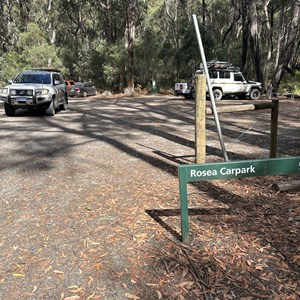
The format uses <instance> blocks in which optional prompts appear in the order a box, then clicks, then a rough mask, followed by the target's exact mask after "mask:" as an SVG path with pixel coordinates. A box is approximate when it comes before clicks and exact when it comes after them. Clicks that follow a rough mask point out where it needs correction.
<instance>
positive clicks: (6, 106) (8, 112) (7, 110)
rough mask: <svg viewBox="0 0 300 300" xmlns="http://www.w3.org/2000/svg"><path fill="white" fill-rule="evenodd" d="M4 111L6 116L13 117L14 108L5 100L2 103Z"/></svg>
mask: <svg viewBox="0 0 300 300" xmlns="http://www.w3.org/2000/svg"><path fill="white" fill-rule="evenodd" d="M4 111H5V114H6V115H7V116H8V117H13V116H14V115H15V113H16V109H15V108H14V107H13V106H12V105H10V104H8V103H6V102H5V103H4Z"/></svg>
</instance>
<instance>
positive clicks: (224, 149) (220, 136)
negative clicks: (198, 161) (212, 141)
mask: <svg viewBox="0 0 300 300" xmlns="http://www.w3.org/2000/svg"><path fill="white" fill-rule="evenodd" d="M193 20H194V26H195V30H196V35H197V39H198V44H199V49H200V54H201V59H202V63H203V66H204V71H205V75H206V78H207V86H208V92H209V97H210V101H211V106H212V110H213V114H214V118H215V122H216V125H217V131H218V135H219V140H220V144H221V148H222V151H223V156H224V159H225V161H228V156H227V152H226V148H225V144H224V141H223V136H222V131H221V126H220V121H219V116H218V112H217V107H216V102H215V97H214V94H213V91H212V86H211V82H210V78H209V74H208V69H207V64H206V58H205V53H204V48H203V44H202V39H201V35H200V31H199V26H198V20H197V16H196V15H195V14H194V15H193Z"/></svg>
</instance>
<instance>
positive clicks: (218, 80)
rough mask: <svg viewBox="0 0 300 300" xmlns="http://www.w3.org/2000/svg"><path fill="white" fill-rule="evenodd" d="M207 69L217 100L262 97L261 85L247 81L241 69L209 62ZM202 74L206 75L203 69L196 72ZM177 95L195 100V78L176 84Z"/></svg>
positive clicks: (227, 64)
mask: <svg viewBox="0 0 300 300" xmlns="http://www.w3.org/2000/svg"><path fill="white" fill-rule="evenodd" d="M207 68H208V73H209V78H210V82H211V86H212V90H213V94H214V97H215V100H221V99H222V98H224V97H225V96H227V97H238V98H239V99H245V98H246V97H249V98H250V99H252V100H257V99H259V97H260V96H261V90H262V87H261V83H260V82H255V81H249V80H247V79H246V78H245V76H244V75H243V74H242V73H241V72H240V70H239V68H236V67H233V66H232V65H231V64H229V63H227V62H209V63H208V64H207ZM200 73H204V69H203V68H200V69H199V70H197V71H196V74H200ZM207 92H208V90H207ZM175 95H177V96H179V95H181V96H184V97H185V98H186V99H193V98H194V97H195V88H194V78H193V80H192V81H190V82H186V83H184V82H181V83H176V84H175Z"/></svg>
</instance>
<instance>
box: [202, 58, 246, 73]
mask: <svg viewBox="0 0 300 300" xmlns="http://www.w3.org/2000/svg"><path fill="white" fill-rule="evenodd" d="M207 68H208V69H209V70H226V71H240V68H239V67H235V66H234V65H233V64H232V63H230V62H227V61H218V60H212V61H208V62H207ZM200 70H204V66H203V64H202V63H201V64H200Z"/></svg>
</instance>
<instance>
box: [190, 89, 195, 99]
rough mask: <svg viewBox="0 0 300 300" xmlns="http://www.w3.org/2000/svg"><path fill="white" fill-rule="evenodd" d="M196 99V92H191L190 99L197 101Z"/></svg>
mask: <svg viewBox="0 0 300 300" xmlns="http://www.w3.org/2000/svg"><path fill="white" fill-rule="evenodd" d="M195 98H196V92H195V91H194V90H193V91H191V92H190V99H195Z"/></svg>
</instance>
